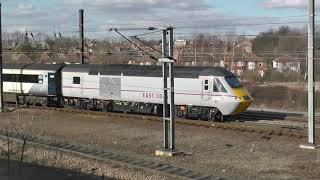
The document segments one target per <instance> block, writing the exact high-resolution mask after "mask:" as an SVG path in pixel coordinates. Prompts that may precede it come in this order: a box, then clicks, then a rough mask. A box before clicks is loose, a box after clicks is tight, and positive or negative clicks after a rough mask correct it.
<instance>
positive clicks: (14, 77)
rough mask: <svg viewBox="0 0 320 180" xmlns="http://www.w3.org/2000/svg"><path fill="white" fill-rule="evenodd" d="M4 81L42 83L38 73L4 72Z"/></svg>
mask: <svg viewBox="0 0 320 180" xmlns="http://www.w3.org/2000/svg"><path fill="white" fill-rule="evenodd" d="M3 81H4V82H22V83H42V82H41V81H42V79H39V76H38V75H28V74H3Z"/></svg>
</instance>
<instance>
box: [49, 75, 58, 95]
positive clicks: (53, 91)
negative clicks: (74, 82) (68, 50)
mask: <svg viewBox="0 0 320 180" xmlns="http://www.w3.org/2000/svg"><path fill="white" fill-rule="evenodd" d="M48 94H49V95H56V83H55V74H54V73H48Z"/></svg>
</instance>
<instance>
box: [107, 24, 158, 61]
mask: <svg viewBox="0 0 320 180" xmlns="http://www.w3.org/2000/svg"><path fill="white" fill-rule="evenodd" d="M110 30H111V29H110ZM113 30H114V31H115V32H116V33H118V34H119V35H120V36H121V37H123V38H124V39H126V40H127V41H128V42H130V43H131V44H133V45H134V46H135V47H136V48H138V49H139V50H140V51H142V52H143V53H145V54H147V55H148V56H149V57H150V58H151V59H152V60H155V61H158V59H157V58H155V57H154V56H153V55H152V54H150V53H148V52H146V51H145V50H144V49H142V48H141V47H140V46H138V45H137V44H136V43H134V42H133V41H131V40H130V39H129V38H127V37H126V36H124V35H123V34H121V33H120V32H119V31H118V29H113Z"/></svg>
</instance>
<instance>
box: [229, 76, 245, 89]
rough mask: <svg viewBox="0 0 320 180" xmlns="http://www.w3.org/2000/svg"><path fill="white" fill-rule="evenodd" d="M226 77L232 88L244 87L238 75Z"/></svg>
mask: <svg viewBox="0 0 320 180" xmlns="http://www.w3.org/2000/svg"><path fill="white" fill-rule="evenodd" d="M225 79H226V81H227V83H228V84H229V86H230V87H231V88H239V87H242V85H241V83H240V81H239V80H238V78H237V77H236V76H229V77H225Z"/></svg>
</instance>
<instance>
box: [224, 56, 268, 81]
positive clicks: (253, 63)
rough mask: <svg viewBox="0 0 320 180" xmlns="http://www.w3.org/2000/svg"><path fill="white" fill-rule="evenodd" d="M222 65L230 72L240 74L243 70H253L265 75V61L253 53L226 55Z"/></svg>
mask: <svg viewBox="0 0 320 180" xmlns="http://www.w3.org/2000/svg"><path fill="white" fill-rule="evenodd" d="M223 64H224V67H226V68H227V69H229V70H230V71H231V72H232V73H234V74H236V75H238V76H241V75H243V73H244V72H245V71H255V72H257V73H258V74H259V75H260V76H264V75H265V71H266V69H267V63H266V62H265V61H264V59H262V58H260V57H258V56H257V55H255V54H253V53H243V54H240V55H237V56H233V55H230V54H229V55H227V56H226V57H225V60H224V63H223Z"/></svg>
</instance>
